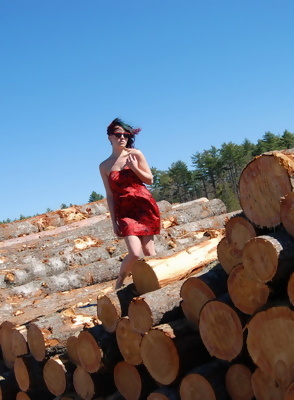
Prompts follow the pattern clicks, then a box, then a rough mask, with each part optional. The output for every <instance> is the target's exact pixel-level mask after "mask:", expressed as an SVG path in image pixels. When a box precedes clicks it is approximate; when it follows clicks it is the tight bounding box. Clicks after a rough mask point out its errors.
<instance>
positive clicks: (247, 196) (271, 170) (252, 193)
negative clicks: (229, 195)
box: [239, 151, 294, 228]
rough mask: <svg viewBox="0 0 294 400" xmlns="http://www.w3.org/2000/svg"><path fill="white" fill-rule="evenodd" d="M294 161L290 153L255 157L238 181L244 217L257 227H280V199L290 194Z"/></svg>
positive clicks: (282, 152) (278, 152)
mask: <svg viewBox="0 0 294 400" xmlns="http://www.w3.org/2000/svg"><path fill="white" fill-rule="evenodd" d="M293 160H294V157H293V152H291V151H273V152H269V153H265V154H262V155H260V156H257V157H255V158H254V159H253V160H252V161H250V162H249V163H248V164H247V166H246V167H245V168H244V170H243V172H242V173H241V176H240V181H239V200H240V204H241V207H242V209H243V210H244V213H245V215H246V216H247V217H248V218H249V220H250V221H251V222H252V223H254V224H256V225H257V226H260V227H268V228H273V227H275V226H278V225H279V224H280V223H281V216H280V199H281V197H283V196H285V195H287V194H288V193H290V192H292V190H293V184H292V176H293V170H294V161H293Z"/></svg>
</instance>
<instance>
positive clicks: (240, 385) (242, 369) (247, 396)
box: [225, 364, 254, 400]
mask: <svg viewBox="0 0 294 400" xmlns="http://www.w3.org/2000/svg"><path fill="white" fill-rule="evenodd" d="M251 377H252V372H251V370H250V369H249V368H248V367H247V366H246V365H243V364H233V365H231V366H230V367H229V369H228V371H227V373H226V381H225V382H226V389H227V392H228V393H229V395H230V398H231V399H232V400H252V399H253V398H254V393H253V389H252V384H251Z"/></svg>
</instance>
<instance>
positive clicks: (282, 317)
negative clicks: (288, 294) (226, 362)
mask: <svg viewBox="0 0 294 400" xmlns="http://www.w3.org/2000/svg"><path fill="white" fill-rule="evenodd" d="M247 328H248V337H247V348H248V352H249V354H250V356H251V358H252V360H253V361H254V363H255V364H256V365H257V366H258V367H260V368H261V370H262V372H264V373H265V374H267V375H269V376H270V377H271V379H272V380H273V381H276V382H277V384H278V385H279V386H280V387H281V388H283V389H286V387H287V386H288V385H289V384H290V383H291V382H292V381H294V370H293V367H292V366H293V358H294V346H293V335H294V312H293V311H292V310H290V308H288V307H285V306H280V307H271V308H269V309H267V310H266V311H261V312H259V313H257V314H256V315H255V316H254V317H253V318H252V319H251V321H250V322H249V324H248V325H247ZM269 349H270V351H269Z"/></svg>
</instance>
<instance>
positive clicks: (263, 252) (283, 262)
mask: <svg viewBox="0 0 294 400" xmlns="http://www.w3.org/2000/svg"><path fill="white" fill-rule="evenodd" d="M293 260H294V240H293V238H292V237H291V236H289V235H288V234H287V233H285V232H277V233H273V234H271V235H262V236H258V237H255V238H253V239H251V240H249V241H248V242H247V243H246V245H245V246H244V249H243V256H242V263H243V266H244V268H245V270H246V273H247V274H248V275H249V276H252V277H253V278H255V279H257V280H258V281H260V282H268V281H270V280H272V279H273V278H274V277H275V278H276V277H279V275H283V276H285V275H287V274H289V271H290V270H292V263H293Z"/></svg>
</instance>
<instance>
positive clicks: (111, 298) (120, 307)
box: [97, 284, 136, 332]
mask: <svg viewBox="0 0 294 400" xmlns="http://www.w3.org/2000/svg"><path fill="white" fill-rule="evenodd" d="M134 293H136V292H135V290H134V285H133V284H131V285H127V286H125V287H122V288H121V289H119V290H117V291H115V292H112V293H108V294H101V295H98V297H97V316H98V318H99V320H100V321H101V322H102V325H103V327H104V329H105V330H106V331H107V332H115V329H116V325H117V323H118V321H119V319H120V318H121V317H124V316H126V315H127V313H128V307H129V304H130V302H131V300H132V299H133V297H134V295H135V294H134Z"/></svg>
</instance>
